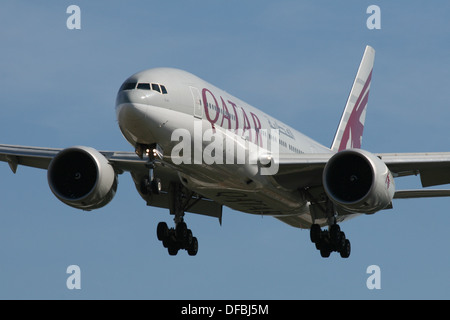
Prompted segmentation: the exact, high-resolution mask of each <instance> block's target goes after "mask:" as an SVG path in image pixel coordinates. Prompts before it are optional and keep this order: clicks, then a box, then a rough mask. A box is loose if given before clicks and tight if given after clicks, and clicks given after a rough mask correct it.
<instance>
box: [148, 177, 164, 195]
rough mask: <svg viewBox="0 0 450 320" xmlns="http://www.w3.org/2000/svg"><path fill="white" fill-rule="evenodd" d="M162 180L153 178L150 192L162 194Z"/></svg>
mask: <svg viewBox="0 0 450 320" xmlns="http://www.w3.org/2000/svg"><path fill="white" fill-rule="evenodd" d="M161 188H162V185H161V179H159V178H153V180H152V181H151V182H150V190H151V191H152V193H153V194H159V193H160V192H161Z"/></svg>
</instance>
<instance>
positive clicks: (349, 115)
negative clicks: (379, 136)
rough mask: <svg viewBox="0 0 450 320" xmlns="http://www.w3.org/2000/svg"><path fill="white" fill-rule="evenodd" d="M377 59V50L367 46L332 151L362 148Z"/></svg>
mask: <svg viewBox="0 0 450 320" xmlns="http://www.w3.org/2000/svg"><path fill="white" fill-rule="evenodd" d="M374 58H375V50H374V49H373V48H372V47H370V46H366V50H365V51H364V55H363V58H362V60H361V64H360V65H359V69H358V73H357V74H356V78H355V81H354V82H353V86H352V90H351V91H350V95H349V97H348V100H347V104H346V105H345V109H344V113H343V114H342V117H341V121H340V122H339V126H338V129H337V131H336V135H335V136H334V140H333V144H332V145H331V150H333V151H335V152H338V151H341V150H345V149H348V148H361V141H362V135H363V130H364V121H365V119H366V107H367V100H368V98H369V89H370V82H371V80H372V69H373V62H374Z"/></svg>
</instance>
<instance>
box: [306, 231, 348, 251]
mask: <svg viewBox="0 0 450 320" xmlns="http://www.w3.org/2000/svg"><path fill="white" fill-rule="evenodd" d="M310 236H311V242H313V243H315V245H316V249H317V250H319V251H320V255H321V256H322V257H323V258H328V257H329V256H330V254H331V252H333V251H336V252H339V253H340V255H341V257H342V258H348V257H349V256H350V251H351V246H350V241H349V240H348V239H347V238H346V237H345V233H344V232H342V231H341V228H340V227H339V225H337V224H336V223H334V224H332V225H331V226H330V227H329V228H328V230H322V229H321V228H320V226H319V225H318V224H313V225H312V226H311V230H310Z"/></svg>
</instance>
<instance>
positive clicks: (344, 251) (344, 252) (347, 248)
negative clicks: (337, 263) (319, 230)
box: [339, 239, 351, 258]
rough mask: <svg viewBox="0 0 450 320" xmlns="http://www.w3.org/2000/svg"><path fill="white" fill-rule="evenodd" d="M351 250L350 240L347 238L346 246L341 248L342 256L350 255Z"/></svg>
mask: <svg viewBox="0 0 450 320" xmlns="http://www.w3.org/2000/svg"><path fill="white" fill-rule="evenodd" d="M350 252H351V246H350V241H349V240H348V239H345V241H344V246H343V247H342V248H341V251H340V252H339V253H340V254H341V258H348V257H350Z"/></svg>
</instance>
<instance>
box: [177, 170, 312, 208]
mask: <svg viewBox="0 0 450 320" xmlns="http://www.w3.org/2000/svg"><path fill="white" fill-rule="evenodd" d="M199 166H200V165H199ZM199 166H198V167H197V168H196V169H194V166H192V165H191V166H190V168H189V169H190V170H189V171H190V172H189V173H188V172H186V171H185V170H183V173H181V174H180V178H181V181H182V182H183V183H184V185H185V186H186V187H187V188H189V189H191V190H193V191H195V192H197V193H199V194H201V195H203V196H204V197H207V198H209V199H211V200H214V201H216V202H218V203H220V204H223V205H225V206H227V207H230V208H232V209H234V210H238V211H242V212H246V213H251V214H258V215H270V216H284V215H299V214H309V205H308V203H307V202H306V201H305V200H304V199H302V198H301V196H300V195H299V194H297V193H295V192H293V193H289V192H286V191H283V192H281V191H279V190H277V189H274V188H271V187H270V186H269V185H264V184H263V183H261V181H253V180H248V179H247V180H244V179H242V178H241V177H237V176H236V172H237V170H236V168H235V166H234V165H221V166H204V167H202V168H200V167H199ZM185 167H186V166H185ZM216 167H220V169H218V168H216ZM192 169H194V170H192ZM205 169H206V170H207V171H204V170H205ZM208 169H209V170H208ZM208 171H209V172H208ZM206 172H208V174H205V173H206ZM202 173H203V174H202Z"/></svg>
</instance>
